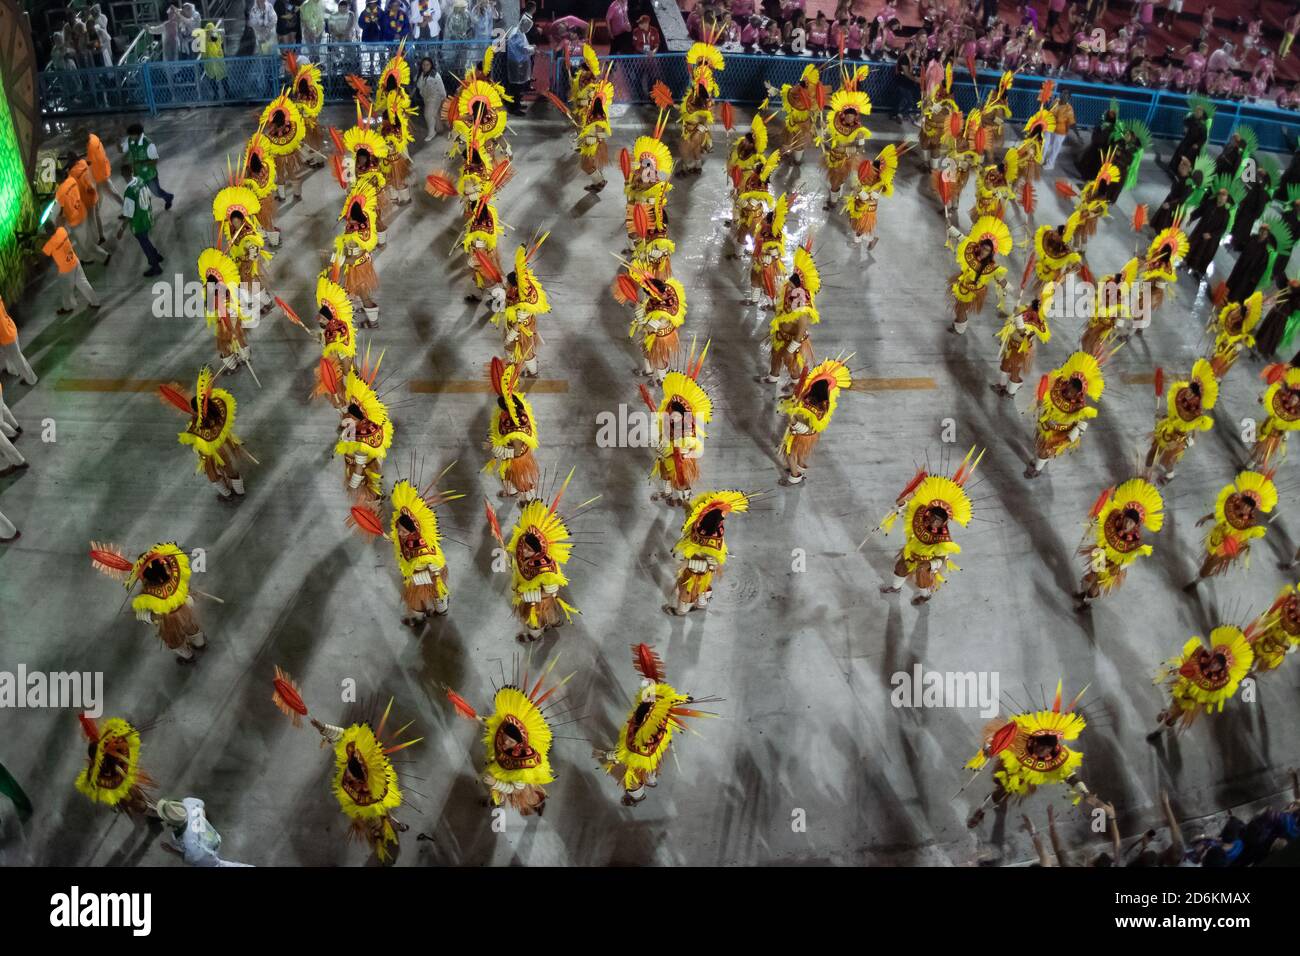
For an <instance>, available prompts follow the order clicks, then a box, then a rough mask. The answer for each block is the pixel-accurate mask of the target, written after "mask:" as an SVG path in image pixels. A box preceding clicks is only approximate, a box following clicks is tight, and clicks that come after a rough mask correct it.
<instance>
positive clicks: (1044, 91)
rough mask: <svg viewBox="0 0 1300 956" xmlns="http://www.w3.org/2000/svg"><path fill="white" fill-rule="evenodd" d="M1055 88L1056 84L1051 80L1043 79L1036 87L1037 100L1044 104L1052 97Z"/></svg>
mask: <svg viewBox="0 0 1300 956" xmlns="http://www.w3.org/2000/svg"><path fill="white" fill-rule="evenodd" d="M1055 89H1056V84H1055V83H1053V82H1052V81H1051V80H1044V81H1043V85H1042V86H1040V87H1039V88H1038V102H1039V104H1040V105H1042V106H1046V105H1047V102H1048V100H1050V99H1051V98H1052V93H1053V91H1054V90H1055Z"/></svg>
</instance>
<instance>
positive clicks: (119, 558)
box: [90, 541, 135, 581]
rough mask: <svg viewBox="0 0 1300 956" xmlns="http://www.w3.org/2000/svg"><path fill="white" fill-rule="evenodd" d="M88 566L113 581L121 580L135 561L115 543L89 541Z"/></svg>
mask: <svg viewBox="0 0 1300 956" xmlns="http://www.w3.org/2000/svg"><path fill="white" fill-rule="evenodd" d="M90 566H91V567H92V568H94V569H95V570H96V571H98V572H99V573H100V574H106V575H108V576H109V577H110V578H112V579H113V580H114V581H121V580H122V579H123V578H125V577H126V576H127V575H128V574H130V573H131V569H132V568H134V567H135V563H134V562H133V561H131V560H130V559H129V558H127V557H126V555H124V554H123V553H122V550H121V549H120V548H119V547H118V546H117V545H115V544H108V543H106V542H103V541H92V542H90Z"/></svg>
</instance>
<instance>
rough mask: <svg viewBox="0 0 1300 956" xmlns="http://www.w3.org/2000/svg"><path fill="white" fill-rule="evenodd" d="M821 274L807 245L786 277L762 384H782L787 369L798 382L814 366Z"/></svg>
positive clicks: (771, 330)
mask: <svg viewBox="0 0 1300 956" xmlns="http://www.w3.org/2000/svg"><path fill="white" fill-rule="evenodd" d="M821 287H822V280H821V275H820V274H819V273H818V271H817V266H816V264H815V263H814V262H813V257H812V253H811V252H809V251H808V248H807V247H806V246H798V247H796V248H795V250H794V263H793V265H792V267H791V269H790V273H789V275H787V276H786V277H785V282H784V283H782V285H781V289H780V291H779V292H778V293H777V296H776V301H775V303H774V311H775V313H776V314H775V315H774V316H773V317H772V321H771V322H770V323H769V324H768V330H767V348H768V349H769V350H770V351H771V359H770V361H769V363H768V370H767V374H766V375H764V376H763V378H762V381H764V382H766V383H767V384H769V385H775V384H776V383H778V382H779V381H780V380H781V379H780V375H781V370H782V369H785V371H786V374H787V375H789V376H790V381H791V382H798V381H799V379H800V377H801V376H802V375H803V373H804V372H805V371H806V370H807V369H809V368H810V367H811V366H812V360H813V348H812V332H811V330H812V327H813V326H814V325H817V324H818V323H819V322H821V314H820V313H819V312H818V311H817V293H818V292H819V291H820V290H821Z"/></svg>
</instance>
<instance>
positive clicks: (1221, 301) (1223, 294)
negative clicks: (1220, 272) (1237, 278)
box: [1210, 282, 1228, 309]
mask: <svg viewBox="0 0 1300 956" xmlns="http://www.w3.org/2000/svg"><path fill="white" fill-rule="evenodd" d="M1210 301H1211V302H1213V303H1214V304H1215V305H1217V306H1218V307H1219V308H1220V309H1222V308H1223V307H1224V306H1225V305H1227V304H1228V283H1226V282H1220V283H1219V284H1218V285H1216V286H1215V287H1214V292H1213V293H1211V294H1210Z"/></svg>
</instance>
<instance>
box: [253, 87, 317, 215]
mask: <svg viewBox="0 0 1300 956" xmlns="http://www.w3.org/2000/svg"><path fill="white" fill-rule="evenodd" d="M257 131H258V133H260V134H261V135H262V136H264V137H266V148H267V152H269V153H270V154H271V155H272V156H273V157H275V166H276V172H277V174H278V176H277V179H276V190H275V194H276V198H278V199H284V198H285V187H286V186H292V187H293V198H294V199H301V198H302V181H303V178H304V176H305V173H304V170H303V162H302V158H301V156H300V155H299V154H300V152H301V150H302V144H303V140H305V139H306V137H307V121H306V120H305V119H304V118H303V115H302V112H301V111H300V110H299V109H298V104H297V103H295V102H294V100H293V97H292V96H290V94H289V93H287V92H286V93H281V94H280V95H279V96H277V97H276V98H275V99H273V100H272V101H271V102H270V103H269V104H267V107H266V109H264V110H262V116H261V119H260V120H259V122H258V128H257Z"/></svg>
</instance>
